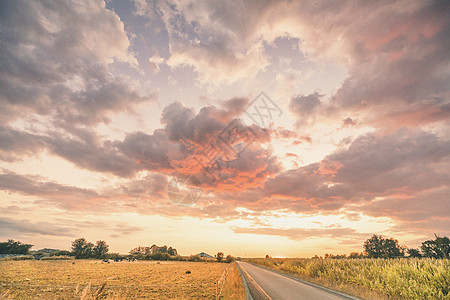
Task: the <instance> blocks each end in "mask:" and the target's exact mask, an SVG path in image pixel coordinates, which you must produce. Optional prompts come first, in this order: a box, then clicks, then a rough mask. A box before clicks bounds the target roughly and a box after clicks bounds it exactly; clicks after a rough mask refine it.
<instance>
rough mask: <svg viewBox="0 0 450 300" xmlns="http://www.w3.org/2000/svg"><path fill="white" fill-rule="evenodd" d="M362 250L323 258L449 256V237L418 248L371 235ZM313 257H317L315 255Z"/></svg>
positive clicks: (426, 243)
mask: <svg viewBox="0 0 450 300" xmlns="http://www.w3.org/2000/svg"><path fill="white" fill-rule="evenodd" d="M363 247H364V252H361V253H359V252H352V253H350V255H349V256H347V255H345V254H343V255H333V254H328V253H327V254H325V258H336V259H339V258H397V257H429V258H436V259H442V258H450V239H449V238H448V237H446V236H444V237H439V236H437V235H435V239H431V240H426V241H424V242H422V245H421V246H420V247H419V248H407V247H406V246H401V245H400V244H399V242H398V240H396V239H394V238H385V237H382V236H381V235H376V234H374V235H372V237H370V238H369V239H367V240H366V241H365V242H364V245H363ZM315 258H319V257H318V256H317V255H316V256H315Z"/></svg>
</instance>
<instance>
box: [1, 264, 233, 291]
mask: <svg viewBox="0 0 450 300" xmlns="http://www.w3.org/2000/svg"><path fill="white" fill-rule="evenodd" d="M227 266H229V264H224V263H212V262H178V261H168V262H165V261H164V262H153V261H136V262H114V263H113V262H112V263H104V262H101V261H97V260H76V261H64V260H61V261H2V262H0V297H2V298H6V299H8V297H9V298H10V299H55V298H58V299H139V298H147V299H149V298H150V299H216V290H217V288H216V286H217V281H218V280H219V279H220V278H221V277H222V275H223V274H224V271H225V269H226V268H227ZM231 269H232V270H233V268H231ZM188 270H189V271H191V274H186V271H188ZM233 272H234V271H232V272H229V273H230V274H234V273H233ZM234 276H235V275H231V277H230V278H234ZM227 281H228V279H225V284H224V286H228V283H227ZM105 283H106V284H105ZM104 284H105V285H104ZM103 285H104V286H103ZM102 286H103V288H102ZM226 289H228V287H227V288H226ZM226 289H224V291H225V290H226Z"/></svg>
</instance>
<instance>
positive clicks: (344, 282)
mask: <svg viewBox="0 0 450 300" xmlns="http://www.w3.org/2000/svg"><path fill="white" fill-rule="evenodd" d="M249 261H250V262H253V263H256V264H260V265H263V266H266V267H269V268H272V269H275V270H279V271H283V272H286V273H289V274H292V275H295V276H298V277H300V278H302V279H305V280H308V281H311V282H314V283H317V284H320V285H323V286H327V287H330V288H333V289H336V290H340V291H342V292H345V293H349V294H352V295H355V296H358V297H361V298H363V299H386V298H388V297H389V299H447V300H448V299H450V261H449V260H448V259H444V260H442V259H441V260H436V259H430V258H422V259H418V258H415V259H414V258H411V259H297V258H295V259H293V258H286V259H263V258H261V259H250V260H249Z"/></svg>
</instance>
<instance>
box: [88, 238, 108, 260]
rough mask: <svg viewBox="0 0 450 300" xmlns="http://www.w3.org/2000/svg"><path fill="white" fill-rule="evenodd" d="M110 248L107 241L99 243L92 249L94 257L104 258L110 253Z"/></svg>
mask: <svg viewBox="0 0 450 300" xmlns="http://www.w3.org/2000/svg"><path fill="white" fill-rule="evenodd" d="M108 248H109V246H108V245H107V244H106V242H105V241H97V243H96V244H95V247H94V248H93V249H92V255H93V256H94V257H95V258H104V257H105V256H106V254H107V253H108Z"/></svg>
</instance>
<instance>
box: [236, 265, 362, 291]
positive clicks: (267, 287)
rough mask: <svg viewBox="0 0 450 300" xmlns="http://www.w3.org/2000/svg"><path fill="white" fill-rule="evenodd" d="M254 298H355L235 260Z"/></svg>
mask: <svg viewBox="0 0 450 300" xmlns="http://www.w3.org/2000/svg"><path fill="white" fill-rule="evenodd" d="M237 263H238V265H239V268H240V269H241V271H242V275H243V276H244V279H245V282H246V283H247V285H248V291H249V292H250V294H251V296H252V298H253V299H254V300H267V299H273V300H278V299H280V300H281V299H296V300H297V299H299V300H300V299H308V300H325V299H327V300H328V299H329V300H343V299H347V300H348V299H357V298H355V297H351V296H347V295H343V294H340V293H338V292H334V291H331V290H328V289H326V288H322V287H319V286H316V285H313V284H310V283H305V282H302V281H300V280H297V279H293V278H290V277H287V276H284V275H281V274H278V273H276V272H272V271H269V270H267V269H264V268H261V267H257V266H255V265H253V264H250V263H246V262H237Z"/></svg>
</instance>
